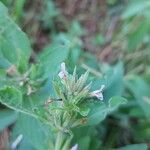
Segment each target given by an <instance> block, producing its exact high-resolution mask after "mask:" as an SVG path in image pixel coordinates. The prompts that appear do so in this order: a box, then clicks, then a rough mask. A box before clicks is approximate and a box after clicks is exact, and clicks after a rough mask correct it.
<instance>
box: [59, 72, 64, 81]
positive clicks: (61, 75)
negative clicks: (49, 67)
mask: <svg viewBox="0 0 150 150" xmlns="http://www.w3.org/2000/svg"><path fill="white" fill-rule="evenodd" d="M58 76H59V77H60V78H61V79H63V78H64V73H63V72H62V71H61V72H59V74H58Z"/></svg>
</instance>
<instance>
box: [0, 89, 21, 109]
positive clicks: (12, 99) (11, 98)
mask: <svg viewBox="0 0 150 150" xmlns="http://www.w3.org/2000/svg"><path fill="white" fill-rule="evenodd" d="M0 102H1V103H2V104H4V105H6V106H7V107H9V108H12V107H16V108H17V107H20V106H21V105H22V94H21V92H20V91H19V90H18V89H16V88H15V87H10V86H5V87H3V88H1V89H0Z"/></svg>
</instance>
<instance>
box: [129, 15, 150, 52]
mask: <svg viewBox="0 0 150 150" xmlns="http://www.w3.org/2000/svg"><path fill="white" fill-rule="evenodd" d="M149 19H150V18H149V17H146V18H144V20H142V21H141V22H140V23H139V25H138V26H137V27H135V25H134V28H135V30H134V31H132V32H130V33H129V35H128V48H129V51H134V50H135V49H136V48H137V46H138V45H139V44H140V43H141V44H142V42H141V41H143V39H144V37H146V35H148V33H149V30H150V21H149Z"/></svg>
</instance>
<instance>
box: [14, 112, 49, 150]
mask: <svg viewBox="0 0 150 150" xmlns="http://www.w3.org/2000/svg"><path fill="white" fill-rule="evenodd" d="M20 134H22V135H23V141H22V142H23V143H22V142H21V143H20V144H21V147H25V145H22V144H24V143H25V142H26V144H27V145H26V147H27V146H28V147H29V146H30V147H33V149H36V150H45V149H48V147H47V146H48V140H50V137H51V136H52V135H51V133H50V132H49V128H47V126H44V125H43V124H42V123H41V122H40V121H39V120H37V119H35V118H33V117H31V116H28V115H24V114H20V116H19V118H18V120H17V122H16V124H15V127H14V130H13V136H12V137H11V141H14V140H15V139H16V137H17V136H18V135H20ZM48 138H49V139H48ZM24 140H25V141H24ZM19 149H20V150H22V149H21V148H19Z"/></svg>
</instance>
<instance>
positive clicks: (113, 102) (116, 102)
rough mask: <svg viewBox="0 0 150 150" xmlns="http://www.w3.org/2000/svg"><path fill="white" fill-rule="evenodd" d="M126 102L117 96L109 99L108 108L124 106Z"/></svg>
mask: <svg viewBox="0 0 150 150" xmlns="http://www.w3.org/2000/svg"><path fill="white" fill-rule="evenodd" d="M126 102H127V100H126V99H125V98H123V97H119V96H115V97H112V98H110V100H109V107H110V108H113V109H115V108H117V107H118V106H119V105H121V104H125V103H126Z"/></svg>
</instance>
